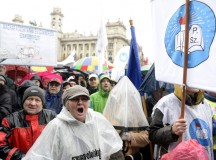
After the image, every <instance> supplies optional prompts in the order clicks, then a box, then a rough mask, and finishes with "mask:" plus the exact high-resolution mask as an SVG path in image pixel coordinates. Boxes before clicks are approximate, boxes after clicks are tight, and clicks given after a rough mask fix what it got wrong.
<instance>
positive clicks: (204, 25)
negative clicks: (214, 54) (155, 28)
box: [164, 1, 216, 68]
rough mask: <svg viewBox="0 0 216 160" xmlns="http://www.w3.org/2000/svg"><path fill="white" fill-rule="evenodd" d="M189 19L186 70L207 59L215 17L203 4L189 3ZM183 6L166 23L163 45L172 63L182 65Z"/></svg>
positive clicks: (213, 34)
mask: <svg viewBox="0 0 216 160" xmlns="http://www.w3.org/2000/svg"><path fill="white" fill-rule="evenodd" d="M189 10H190V13H189V15H190V18H189V44H188V45H189V48H188V68H193V67H196V66H197V65H199V64H201V63H202V62H204V61H205V60H207V59H208V57H209V51H210V47H211V44H212V41H213V39H214V36H215V28H216V27H215V15H214V12H213V11H212V9H211V8H210V7H209V6H208V5H206V4H205V3H202V2H199V1H191V2H190V6H189ZM184 31H185V5H182V6H181V7H180V8H179V9H178V10H177V11H176V12H175V13H174V15H173V16H172V17H171V19H170V20H169V22H168V25H167V29H166V33H165V38H164V43H165V48H166V51H167V54H168V56H169V57H170V58H171V60H172V61H173V63H175V64H176V65H178V66H181V67H183V65H184V41H185V39H184Z"/></svg>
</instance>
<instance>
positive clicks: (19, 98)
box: [13, 80, 36, 112]
mask: <svg viewBox="0 0 216 160" xmlns="http://www.w3.org/2000/svg"><path fill="white" fill-rule="evenodd" d="M31 86H36V84H35V83H34V82H33V81H31V80H25V81H23V82H22V83H21V84H20V86H19V87H18V88H17V105H16V107H14V108H13V112H15V111H19V110H22V109H23V106H22V99H23V95H24V92H25V90H26V89H27V88H29V87H31Z"/></svg>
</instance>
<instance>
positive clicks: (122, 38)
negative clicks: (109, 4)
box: [51, 8, 144, 65]
mask: <svg viewBox="0 0 216 160" xmlns="http://www.w3.org/2000/svg"><path fill="white" fill-rule="evenodd" d="M63 17H64V15H63V14H62V12H61V9H60V8H54V9H53V12H52V13H51V27H52V29H55V30H57V31H58V32H59V37H58V40H59V42H58V43H59V55H58V60H59V61H62V60H64V59H65V58H67V57H68V55H69V54H70V53H71V52H72V51H73V50H74V49H75V51H76V57H75V58H76V60H77V59H80V58H83V57H86V56H96V52H95V47H96V44H97V38H98V36H97V35H93V34H91V35H88V36H86V35H83V34H80V33H78V32H77V31H75V32H71V33H63V32H62V19H63ZM106 31H107V38H108V45H107V49H106V53H105V55H106V59H108V60H109V61H110V62H113V61H114V58H115V56H116V54H117V53H118V51H119V50H120V49H121V48H122V47H124V46H128V45H130V41H129V40H128V39H127V37H126V31H127V29H126V27H125V25H124V24H123V23H122V22H121V21H120V20H118V21H117V22H109V21H108V22H107V23H106ZM139 51H140V53H139V54H140V62H141V65H142V62H144V60H143V59H144V58H143V53H142V48H141V47H140V46H139Z"/></svg>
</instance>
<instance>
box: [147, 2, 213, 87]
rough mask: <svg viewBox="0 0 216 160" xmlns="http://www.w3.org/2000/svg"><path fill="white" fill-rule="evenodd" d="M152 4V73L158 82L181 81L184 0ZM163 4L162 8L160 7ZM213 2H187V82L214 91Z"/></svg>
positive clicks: (177, 82)
mask: <svg viewBox="0 0 216 160" xmlns="http://www.w3.org/2000/svg"><path fill="white" fill-rule="evenodd" d="M151 3H152V13H153V14H152V15H153V18H152V19H153V20H154V22H153V30H154V35H153V39H154V41H153V42H154V45H153V46H154V48H153V53H154V54H155V57H156V58H155V74H156V79H157V80H158V81H164V82H168V83H174V84H182V83H183V82H182V77H183V65H184V61H183V60H184V41H185V37H184V36H185V35H184V33H185V0H180V1H173V0H166V1H159V0H154V1H152V2H151ZM161 6H166V9H161ZM215 6H216V1H211V0H205V1H204V0H200V1H195V0H192V1H190V11H189V15H190V17H189V44H188V46H189V49H188V69H187V82H186V84H187V85H188V86H190V87H194V88H199V89H204V90H209V91H216V83H215V80H216V40H215V30H216V25H215V24H216V19H215V13H216V7H215Z"/></svg>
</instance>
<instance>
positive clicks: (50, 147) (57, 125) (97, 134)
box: [23, 85, 124, 160]
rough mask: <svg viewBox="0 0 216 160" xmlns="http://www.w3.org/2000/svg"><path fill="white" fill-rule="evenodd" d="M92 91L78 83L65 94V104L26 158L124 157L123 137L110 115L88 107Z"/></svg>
mask: <svg viewBox="0 0 216 160" xmlns="http://www.w3.org/2000/svg"><path fill="white" fill-rule="evenodd" d="M89 98H90V97H89V92H88V90H87V89H86V88H85V87H82V86H80V85H76V86H74V87H70V88H68V89H67V90H66V91H65V92H64V94H63V96H62V101H63V104H64V107H63V109H62V111H61V112H60V114H59V115H57V117H56V118H55V119H54V120H53V121H52V122H50V123H49V124H48V125H47V127H46V128H45V129H44V130H43V133H42V134H41V136H40V137H39V138H38V140H37V142H36V143H35V144H34V145H33V146H32V148H31V149H30V150H29V152H28V153H27V154H26V156H25V157H24V158H23V160H38V159H43V157H46V159H53V160H60V159H65V160H69V159H102V160H106V159H111V160H112V159H113V160H114V159H115V160H123V159H124V155H123V154H122V151H121V148H122V140H121V138H120V137H119V135H118V133H117V132H116V130H115V129H114V128H113V126H112V125H111V123H109V122H108V121H107V120H106V118H105V117H104V116H103V115H102V114H100V113H98V112H95V111H93V110H92V109H90V108H88V105H89Z"/></svg>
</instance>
